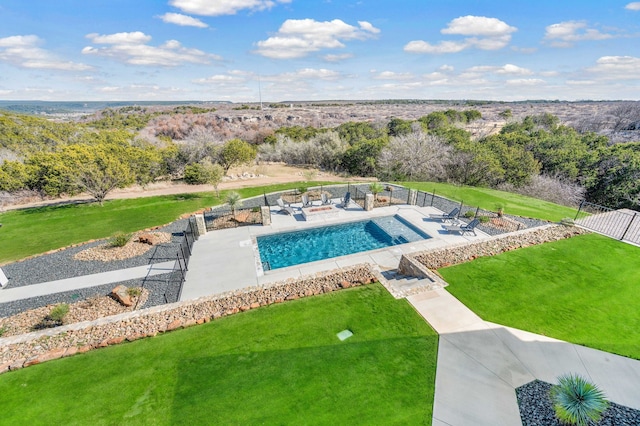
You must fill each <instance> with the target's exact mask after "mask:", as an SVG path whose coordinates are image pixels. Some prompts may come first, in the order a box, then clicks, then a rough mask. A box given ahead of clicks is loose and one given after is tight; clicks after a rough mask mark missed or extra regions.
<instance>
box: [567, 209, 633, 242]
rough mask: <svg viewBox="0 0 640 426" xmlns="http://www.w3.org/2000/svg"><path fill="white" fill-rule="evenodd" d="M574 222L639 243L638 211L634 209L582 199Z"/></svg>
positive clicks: (619, 238) (614, 236)
mask: <svg viewBox="0 0 640 426" xmlns="http://www.w3.org/2000/svg"><path fill="white" fill-rule="evenodd" d="M575 222H576V223H577V224H578V225H580V226H582V227H584V228H587V229H589V230H592V231H595V232H599V233H601V234H604V235H607V236H609V237H611V238H615V239H618V240H621V241H629V242H632V243H635V244H640V212H637V211H635V210H630V209H620V210H614V209H611V208H608V207H605V206H600V205H598V204H592V203H589V202H587V201H583V202H582V203H580V208H579V209H578V213H576V217H575Z"/></svg>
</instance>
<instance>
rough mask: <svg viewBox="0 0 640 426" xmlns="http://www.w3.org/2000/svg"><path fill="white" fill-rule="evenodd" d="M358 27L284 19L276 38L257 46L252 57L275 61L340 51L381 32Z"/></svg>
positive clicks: (365, 24) (365, 25) (363, 24)
mask: <svg viewBox="0 0 640 426" xmlns="http://www.w3.org/2000/svg"><path fill="white" fill-rule="evenodd" d="M358 25H359V27H355V26H353V25H349V24H347V23H345V22H343V21H341V20H340V19H334V20H333V21H323V22H320V21H316V20H313V19H287V20H286V21H285V22H284V23H283V24H282V26H281V27H280V29H279V30H278V32H277V33H276V35H274V36H272V37H269V38H268V39H266V40H263V41H259V42H258V43H257V46H258V48H257V49H256V50H255V53H258V54H260V55H262V56H266V57H269V58H275V59H291V58H301V57H303V56H307V55H308V54H310V53H312V52H317V51H319V50H322V49H340V48H344V47H345V45H344V44H343V43H342V41H345V40H366V39H368V38H372V37H375V35H376V34H378V33H379V32H380V30H379V29H377V28H375V27H374V26H373V25H371V24H370V23H368V22H365V21H359V22H358Z"/></svg>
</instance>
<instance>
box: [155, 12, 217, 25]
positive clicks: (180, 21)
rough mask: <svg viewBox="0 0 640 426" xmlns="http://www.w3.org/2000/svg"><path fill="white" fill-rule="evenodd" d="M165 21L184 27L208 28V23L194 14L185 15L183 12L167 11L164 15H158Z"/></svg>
mask: <svg viewBox="0 0 640 426" xmlns="http://www.w3.org/2000/svg"><path fill="white" fill-rule="evenodd" d="M158 18H160V19H162V21H163V22H166V23H167V24H176V25H180V26H183V27H198V28H207V27H208V25H207V24H205V23H204V22H202V21H201V20H199V19H196V18H194V17H193V16H188V15H183V14H182V13H165V14H164V15H162V16H158Z"/></svg>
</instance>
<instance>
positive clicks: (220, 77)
mask: <svg viewBox="0 0 640 426" xmlns="http://www.w3.org/2000/svg"><path fill="white" fill-rule="evenodd" d="M192 81H193V83H196V84H224V85H227V84H241V83H246V81H247V79H246V78H245V77H241V76H237V75H229V74H216V75H212V76H210V77H206V78H198V79H195V80H192Z"/></svg>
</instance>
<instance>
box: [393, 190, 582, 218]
mask: <svg viewBox="0 0 640 426" xmlns="http://www.w3.org/2000/svg"><path fill="white" fill-rule="evenodd" d="M401 185H404V186H407V187H409V188H415V189H419V190H421V191H424V192H428V193H430V194H431V193H432V192H433V191H434V190H435V191H436V195H441V196H443V197H446V198H450V199H452V200H455V201H464V203H465V204H466V205H468V206H473V207H478V206H480V208H481V209H485V210H490V211H496V205H497V204H501V205H502V206H503V207H504V212H505V213H507V214H512V215H516V216H524V217H532V218H536V219H543V220H550V221H552V222H558V221H560V220H561V219H562V218H564V217H570V218H573V217H575V215H576V209H572V208H569V207H566V206H561V205H558V204H554V203H550V202H548V201H543V200H539V199H537V198H531V197H525V196H524V195H520V194H513V193H511V192H504V191H497V190H495V189H489V188H478V187H473V186H457V185H451V184H447V183H433V182H402V183H401Z"/></svg>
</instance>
